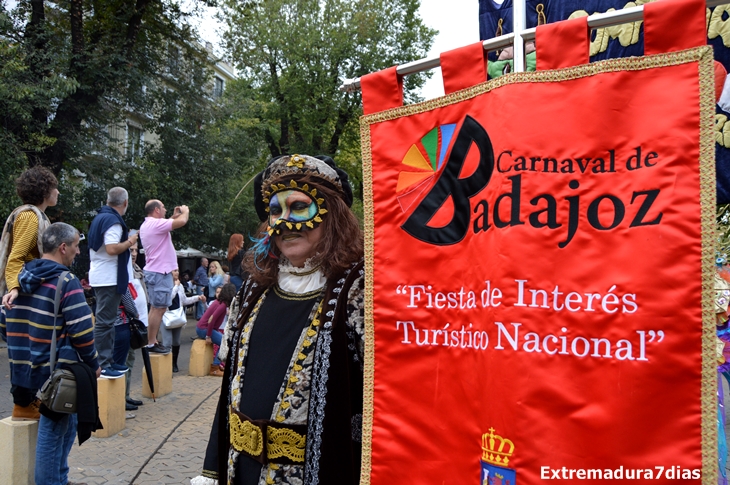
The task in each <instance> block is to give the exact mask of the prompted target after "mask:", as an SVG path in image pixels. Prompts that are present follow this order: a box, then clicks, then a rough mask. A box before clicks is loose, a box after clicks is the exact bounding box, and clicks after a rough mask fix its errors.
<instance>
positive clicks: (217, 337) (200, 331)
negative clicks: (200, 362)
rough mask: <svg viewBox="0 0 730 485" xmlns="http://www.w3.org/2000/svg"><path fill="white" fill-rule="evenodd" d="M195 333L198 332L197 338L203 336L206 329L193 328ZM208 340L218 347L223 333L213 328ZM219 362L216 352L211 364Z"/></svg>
mask: <svg viewBox="0 0 730 485" xmlns="http://www.w3.org/2000/svg"><path fill="white" fill-rule="evenodd" d="M195 333H196V334H198V337H199V338H203V339H204V338H205V337H206V334H207V330H203V329H202V328H197V327H196V328H195ZM210 340H211V341H212V342H213V343H214V344H216V345H217V346H219V347H220V345H221V342H222V341H223V334H222V333H220V332H219V331H218V330H213V333H212V334H210ZM220 363H221V361H220V360H218V354H215V355H214V356H213V365H219V364H220Z"/></svg>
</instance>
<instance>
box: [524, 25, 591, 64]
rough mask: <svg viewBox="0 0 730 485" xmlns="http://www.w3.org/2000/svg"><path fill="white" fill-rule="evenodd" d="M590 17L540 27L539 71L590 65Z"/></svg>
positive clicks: (536, 38) (536, 47)
mask: <svg viewBox="0 0 730 485" xmlns="http://www.w3.org/2000/svg"><path fill="white" fill-rule="evenodd" d="M588 41H589V38H588V17H578V18H575V19H570V20H563V21H561V22H554V23H551V24H544V25H538V26H537V30H536V31H535V50H536V52H537V70H538V71H546V70H548V69H560V68H561V67H571V66H577V65H580V64H588V62H589V55H588V54H589V49H588V45H589V44H588Z"/></svg>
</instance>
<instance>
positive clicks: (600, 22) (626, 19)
mask: <svg viewBox="0 0 730 485" xmlns="http://www.w3.org/2000/svg"><path fill="white" fill-rule="evenodd" d="M525 2H526V0H515V4H514V6H515V7H514V8H515V18H514V26H515V32H516V33H512V32H510V33H509V34H505V35H500V36H499V37H494V38H492V39H487V40H485V41H483V42H482V45H483V46H484V50H486V51H493V50H497V49H503V48H505V47H508V46H510V45H513V46H514V59H515V60H514V62H515V72H524V70H525V60H524V52H525V42H526V41H531V40H535V28H534V27H533V28H530V29H525V28H524V25H525V15H526V8H524V7H525ZM727 3H730V0H707V2H706V4H707V7H708V8H711V7H717V6H718V5H724V4H727ZM520 8H522V9H523V10H522V12H521V16H522V27H523V28H522V29H521V30H519V31H518V30H517V22H518V20H517V17H518V11H519V9H520ZM642 20H644V6H643V5H640V6H638V7H630V8H624V9H622V10H615V11H613V12H606V13H599V14H594V15H591V16H589V17H588V28H591V29H600V28H602V27H609V26H612V25H621V24H626V23H630V22H639V21H642ZM518 52H519V53H520V55H519V56H518ZM440 66H441V60H440V58H439V56H432V57H426V58H423V59H419V60H417V61H413V62H408V63H406V64H401V65H400V66H398V67H397V68H396V72H397V73H398V74H399V75H401V76H408V75H410V74H416V73H419V72H423V71H430V70H431V69H435V68H437V67H440ZM518 66H519V67H518ZM359 89H360V78H359V77H356V78H352V79H345V81H344V82H343V83H342V85H341V86H340V91H344V92H347V93H351V92H355V91H358V90H359Z"/></svg>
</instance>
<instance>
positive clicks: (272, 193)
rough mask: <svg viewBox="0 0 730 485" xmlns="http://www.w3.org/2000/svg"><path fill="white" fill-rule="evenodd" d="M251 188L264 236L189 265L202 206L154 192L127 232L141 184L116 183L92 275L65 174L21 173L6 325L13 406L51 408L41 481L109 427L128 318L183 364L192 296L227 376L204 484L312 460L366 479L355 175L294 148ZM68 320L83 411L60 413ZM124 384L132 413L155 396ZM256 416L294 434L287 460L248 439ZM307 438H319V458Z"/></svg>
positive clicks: (16, 412) (101, 220)
mask: <svg viewBox="0 0 730 485" xmlns="http://www.w3.org/2000/svg"><path fill="white" fill-rule="evenodd" d="M254 185H255V191H254V192H255V194H254V205H255V208H256V212H257V214H258V216H259V217H260V219H261V221H262V223H261V226H260V228H259V233H258V237H257V238H256V240H255V244H254V246H253V247H252V248H250V249H249V250H246V249H245V248H244V238H243V236H242V235H241V234H233V235H231V237H230V239H229V244H228V251H227V254H226V255H225V258H221V259H222V261H216V260H211V261H209V259H208V258H201V260H200V266H199V267H198V268H197V270H196V271H195V274H194V275H193V276H192V278H191V277H190V274H189V273H187V272H183V273H180V270H179V267H178V260H177V255H176V252H175V248H174V246H173V244H172V238H171V232H172V231H174V230H176V229H179V228H181V227H183V226H185V225H186V224H187V222H188V221H189V218H190V210H189V208H188V207H187V206H185V205H182V206H178V207H175V208H174V209H173V211H172V214H171V215H170V217H166V216H167V209H166V208H165V205H164V203H163V202H162V201H160V200H156V199H151V200H149V201H148V202H147V203H146V204H145V207H144V212H145V219H144V222H143V223H142V225H141V227H140V228H139V231H136V230H130V228H128V227H127V224H126V222H125V220H124V216H125V214H126V213H127V210H128V208H129V194H128V192H127V190H126V189H124V188H123V187H113V188H111V189H110V190H109V191H108V192H107V200H106V204H105V205H103V206H102V207H100V208H99V209H98V210H97V214H96V216H95V217H94V218H93V219H92V221H91V223H90V227H89V231H88V236H87V237H88V246H89V261H90V268H89V272H88V277H85V278H84V280H83V282H82V281H80V280H79V279H78V278H77V277H76V276H75V275H74V274H73V273H72V272H70V271H69V268H70V266H71V264H72V263H73V261H74V258H75V257H76V256H77V255H78V254H79V243H80V242H81V241H82V240H83V239H84V235H83V234H81V233H80V232H79V231H78V230H77V229H76V228H74V227H72V226H70V225H68V224H65V223H62V222H56V223H54V224H50V221H49V220H48V218H47V217H46V215H45V213H44V211H45V209H46V208H47V207H50V206H53V205H55V204H56V203H57V201H58V196H59V191H58V181H57V180H56V178H55V177H54V176H53V174H52V173H51V172H50V171H48V170H47V169H45V168H42V167H33V168H31V169H29V170H27V171H26V172H25V173H23V175H21V176H20V177H19V178H18V180H17V191H18V195H19V196H20V197H21V199H22V201H23V205H22V206H20V207H18V208H17V209H15V210H14V211H13V212H12V213H11V214H10V216H9V217H8V220H7V222H6V224H5V228H4V229H3V234H2V238H1V239H0V271H2V276H3V278H2V283H0V286H1V285H2V284H4V285H7V289H6V291H7V292H6V293H5V295H4V296H3V300H2V303H3V310H2V312H0V332H1V333H2V336H3V338H5V339H6V340H8V354H9V361H10V368H11V381H12V389H11V393H12V395H13V402H14V406H13V413H12V419H13V420H40V423H39V431H38V441H37V447H36V457H35V463H36V469H35V473H36V483H37V484H42V485H46V484H50V485H57V484H58V485H66V484H67V483H70V482H68V472H69V467H68V455H69V453H70V450H71V446H72V444H73V441H74V438H75V437H76V436H77V435H78V437H79V441H80V442H82V441H83V440H86V439H88V437H89V436H90V435H91V432H93V431H94V430H96V429H99V427H101V426H102V423H100V422H99V417H98V415H97V414H98V407H97V404H96V399H97V396H96V379H99V378H101V379H118V378H121V377H124V376H127V377H128V376H129V375H130V371H131V369H132V367H133V366H134V363H135V350H134V349H132V347H131V344H130V340H131V339H130V321H132V320H133V319H138V320H140V321H141V322H142V324H144V325H146V326H147V332H148V344H147V346H146V350H145V349H144V348H143V352H144V351H146V352H152V353H156V354H169V353H172V359H171V360H172V372H173V373H176V372H178V371H179V367H178V356H179V351H180V346H181V341H180V339H181V330H182V326H183V325H184V324H185V323H186V321H187V317H186V315H185V311H184V308H185V307H188V306H192V305H195V318H196V320H197V324H196V328H195V332H196V336H197V337H198V338H200V339H204V340H205V342H206V344H209V345H212V346H213V347H214V356H215V360H214V362H213V365H212V366H211V368H210V375H213V376H222V377H223V381H222V382H223V383H224V386H223V389H222V392H221V396H220V402H219V405H218V408H217V411H216V416H215V419H214V422H213V425H212V430H211V435H210V440H209V443H208V449H207V451H206V458H205V462H204V463H203V473H202V475H201V476H199V477H196V478H195V479H193V483H196V484H215V483H217V482H218V480H222V481H223V482H226V483H228V481H229V480H228V479H229V478H230V482H231V483H236V484H253V483H264V482H265V483H282V484H283V483H300V482H301V480H302V478H303V477H310V479H311V478H312V477H313V476H314V475H312V474H313V473H314V474H320V475H319V478H316V477H315V481H319V482H320V483H330V482H328V481H327V480H323V479H327V478H328V477H329V478H328V479H332V478H333V477H342V478H343V479H344V480H345V481H344V482H340V483H345V482H347V483H350V482H352V483H354V482H355V481H357V477H359V456H360V437H359V434H358V430H359V429H360V426H361V423H360V421H361V416H362V361H363V360H362V359H363V348H364V347H363V335H364V330H363V329H364V327H363V322H364V303H363V301H364V300H363V298H364V271H363V241H362V232H361V230H360V228H359V224H358V221H357V219H356V217H355V216H354V214H353V213H352V211H351V210H350V205H351V204H352V189H351V187H350V184H349V181H348V178H347V174H346V173H345V172H343V171H342V170H340V169H339V168H338V167H337V166H336V165H335V163H334V161H333V160H332V159H331V158H329V157H309V156H306V155H292V156H284V157H279V158H275V159H272V160H271V161H270V162H269V164H268V165H267V167H266V169H265V170H264V171H263V172H261V173H260V174H259V175H258V176H257V177H256V179H255V181H254ZM140 245H141V246H143V247H144V251H145V253H144V254H145V261H144V266H143V267H140V266H139V265H138V264H137V263H138V255H139V249H140ZM0 290H5V289H4V288H0ZM54 297H56V298H59V297H60V300H59V301H60V303H57V302H55V300H54ZM87 298H88V300H89V301H87ZM87 303H92V304H93V307H94V309H93V319H92V309H91V307H90V306H89V305H88V304H87ZM54 305H56V306H54ZM57 309H58V310H57ZM29 323H30V325H29ZM254 324H256V325H255V327H254ZM56 330H58V331H59V336H58V338H56V341H57V345H58V352H59V361H58V362H59V366H60V367H62V368H68V369H69V370H71V371H72V372H73V373H74V375H75V378H76V380H77V384H78V386H79V388H78V404H79V405H78V406H77V412H73V413H58V412H54V411H52V410H50V409H49V408H47V407H46V406H45V404H43V403H42V402H40V400H39V399H38V391H39V388H40V387H41V385H42V384H43V383H44V382H45V380H46V379H47V378H48V377H49V375H50V374H51V371H52V370H53V369H51V366H52V365H51V362H52V358H50V354H51V348H52V347H51V342H53V341H54V339H53V337H51V335H50V334H49V332H54V333H55V332H56ZM318 342H319V343H318ZM315 349H317V350H316V351H315ZM320 349H321V350H320ZM326 368H331V369H333V372H330V373H329V376H328V377H327V376H325V374H327V373H326V372H325V374H322V373H321V372H318V371H316V369H326ZM244 374H245V381H244ZM321 379H325V380H321ZM87 381H88V382H89V384H88V386H87V385H86V384H85V383H86V382H87ZM91 381H93V384H92V383H91ZM126 381H127V389H126V393H125V407H126V410H127V411H133V410H135V409H137V407H138V406H140V405H142V404H143V402H142V401H140V400H137V399H133V398H132V397H131V396H130V395H129V382H130V380H129V379H126ZM282 381H283V382H284V384H282ZM82 388H83V389H86V391H82ZM310 399H312V400H315V401H317V402H318V403H319V402H326V401H330V402H333V403H337V406H338V408H337V411H336V412H333V411H326V412H328V413H330V414H329V415H330V418H329V419H328V420H325V421H323V419H324V416H323V415H321V413H320V414H318V415H315V416H313V417H312V418H311V419H310V418H309V417H308V413H309V409H310V407H311V406H310V405H309V400H310ZM272 410H273V411H275V413H274V414H272V412H273V411H272ZM322 410H323V411H324V408H323V409H322ZM127 417H128V418H132V417H134V415H133V414H128V415H127ZM259 422H261V423H267V427H265V428H262V429H266V430H268V429H270V428H271V429H273V428H276V429H278V430H284V431H286V432H287V433H288V435H291V436H294V437H297V439H296V440H295V441H293V442H292V444H291V446H289V447H288V448H287V449H288V450H289V451H288V452H287V453H288V454H287V456H286V457H284V458H282V457H280V456H278V455H275V454H271V453H269V452H264V454H262V452H261V451H260V450H258V451H256V450H255V449H253V448H252V449H248V448H247V447H245V446H243V447H241V446H239V445H240V443H244V442H245V436H239V435H238V434H236V435H235V436H234V434H235V433H238V432H239V431H238V430H239V429H242V428H241V427H244V428H245V425H246V423H248V424H249V425H250V424H251V423H259ZM272 427H273V428H272ZM257 429H258V428H257ZM343 430H344V431H343ZM266 432H267V433H268V432H269V431H266ZM288 435H287V436H288ZM305 436H306V440H307V442H309V441H308V440H310V437H311V439H312V443H313V444H312V445H311V446H313V447H315V448H316V449H315V450H314V452H313V453H312V454H311V455H309V456H308V458H307V462H306V463H305V449H304V445H303V443H304V437H305ZM263 439H264V442H266V440H276V439H277V438H275V437H266V436H264V437H263ZM320 448H321V449H324V448H326V449H327V450H330V451H328V452H327V453H324V454H322V453H320ZM262 464H264V466H262ZM320 470H321V472H320ZM292 480H293V481H292Z"/></svg>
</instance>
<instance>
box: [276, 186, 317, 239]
mask: <svg viewBox="0 0 730 485" xmlns="http://www.w3.org/2000/svg"><path fill="white" fill-rule="evenodd" d="M318 214H319V206H318V205H317V203H316V202H315V201H314V200H312V198H311V197H310V196H309V195H307V194H305V193H304V192H301V191H299V190H282V191H280V192H277V193H275V194H272V195H271V200H270V202H269V227H270V228H271V229H274V230H275V231H276V232H277V233H279V232H280V230H281V229H283V228H284V227H286V228H287V229H291V230H294V231H302V230H306V229H313V228H314V227H315V225H316V224H318V222H315V221H314V219H315V218H317V215H318Z"/></svg>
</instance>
